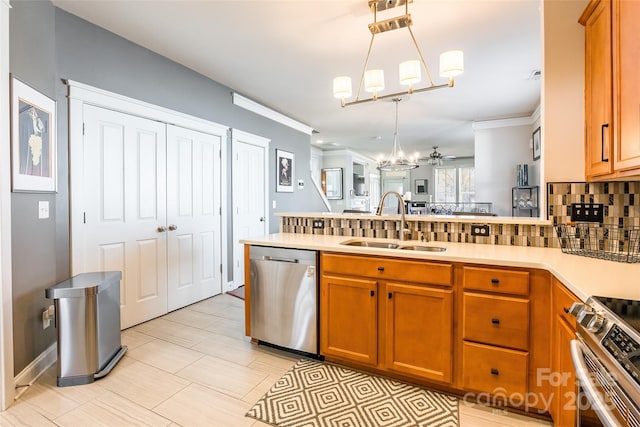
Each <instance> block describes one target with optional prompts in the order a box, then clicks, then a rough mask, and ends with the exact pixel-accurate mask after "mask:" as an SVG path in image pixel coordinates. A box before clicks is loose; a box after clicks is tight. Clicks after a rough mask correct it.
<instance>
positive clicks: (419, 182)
mask: <svg viewBox="0 0 640 427" xmlns="http://www.w3.org/2000/svg"><path fill="white" fill-rule="evenodd" d="M415 183H416V190H415V191H416V194H427V193H428V188H429V180H427V179H416V180H415Z"/></svg>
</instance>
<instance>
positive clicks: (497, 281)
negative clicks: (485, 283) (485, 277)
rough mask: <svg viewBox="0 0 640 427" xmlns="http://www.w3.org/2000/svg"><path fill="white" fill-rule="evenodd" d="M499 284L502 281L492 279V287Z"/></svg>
mask: <svg viewBox="0 0 640 427" xmlns="http://www.w3.org/2000/svg"><path fill="white" fill-rule="evenodd" d="M498 283H500V279H491V284H492V285H497V284H498Z"/></svg>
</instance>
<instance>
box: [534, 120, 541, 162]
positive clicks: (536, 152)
mask: <svg viewBox="0 0 640 427" xmlns="http://www.w3.org/2000/svg"><path fill="white" fill-rule="evenodd" d="M540 138H541V134H540V127H538V129H536V130H534V131H533V160H538V159H539V158H540V153H542V141H541V140H540Z"/></svg>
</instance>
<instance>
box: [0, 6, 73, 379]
mask: <svg viewBox="0 0 640 427" xmlns="http://www.w3.org/2000/svg"><path fill="white" fill-rule="evenodd" d="M11 4H12V6H13V8H12V9H11V10H10V12H9V13H10V15H9V16H10V17H9V28H10V29H9V37H10V54H9V55H10V56H9V60H10V69H11V73H12V74H13V75H14V76H15V77H17V78H19V79H20V80H21V81H23V82H24V83H26V84H28V85H29V86H31V87H33V88H35V89H37V90H39V91H40V92H42V93H44V94H45V95H47V96H49V97H51V98H56V85H55V79H56V68H55V64H56V61H55V43H54V38H53V34H54V22H55V21H54V18H55V9H54V7H53V5H52V4H51V3H49V2H35V1H33V2H32V1H22V2H11ZM61 107H62V106H61V105H58V109H60V108H61ZM58 141H59V145H64V143H65V138H63V137H62V136H61V135H58ZM61 151H64V149H63V150H61ZM59 167H60V169H59V174H58V176H59V177H64V176H66V161H65V160H63V161H62V162H60V165H59ZM65 182H66V180H61V181H60V184H59V185H60V187H61V188H62V190H63V191H61V192H58V193H57V194H52V193H41V194H30V193H13V194H12V196H11V233H12V242H11V256H12V262H13V265H12V268H13V340H14V359H15V360H14V370H15V373H16V374H17V373H19V372H20V371H22V369H24V367H25V366H27V365H28V364H29V363H30V362H31V361H32V360H33V359H34V358H35V357H36V356H37V355H38V354H40V353H42V351H44V350H45V349H46V348H47V347H49V346H50V345H51V344H52V343H54V342H55V340H56V331H55V329H54V328H53V327H51V328H49V329H47V330H43V329H42V311H43V310H44V309H45V308H46V307H47V306H48V305H49V304H51V301H50V300H47V299H45V297H44V290H45V288H47V287H49V286H51V285H53V284H55V283H56V282H58V281H59V280H63V279H65V278H66V277H68V274H69V255H68V253H69V250H68V249H69V245H68V240H69V239H68V228H67V225H66V224H67V222H68V220H67V213H66V211H67V209H66V204H67V196H66V194H67V191H66V189H64V188H63V187H64V186H65V185H66V184H65ZM40 200H43V201H48V202H49V212H50V218H49V219H45V220H39V219H38V201H40ZM60 210H61V211H62V215H60V212H59V211H60ZM60 226H61V227H62V229H65V228H67V230H66V237H65V238H64V239H62V240H61V241H59V240H58V229H59V227H60Z"/></svg>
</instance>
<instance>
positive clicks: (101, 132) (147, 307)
mask: <svg viewBox="0 0 640 427" xmlns="http://www.w3.org/2000/svg"><path fill="white" fill-rule="evenodd" d="M83 122H84V140H83V145H84V147H83V152H84V159H83V162H84V165H83V166H84V167H83V169H84V176H83V180H84V182H83V186H82V187H83V192H84V194H83V195H82V200H83V203H84V206H83V209H84V219H83V222H84V223H83V224H82V225H81V226H82V227H83V228H84V229H83V230H82V231H83V232H82V233H81V234H82V235H83V236H84V238H83V239H82V242H81V245H82V248H81V249H82V251H83V253H84V256H83V257H82V258H83V264H84V265H82V266H75V265H74V271H104V270H119V271H122V273H123V280H122V282H121V292H120V299H121V323H122V328H123V329H124V328H127V327H130V326H133V325H136V324H138V323H142V322H144V321H146V320H149V319H152V318H155V317H158V316H161V315H163V314H165V313H167V312H168V311H172V310H175V309H177V308H180V307H184V306H186V305H188V304H192V303H194V302H196V301H200V300H202V299H205V298H208V297H210V296H213V295H216V294H219V293H220V292H221V291H222V274H221V236H220V232H221V230H220V229H221V209H220V200H221V196H220V191H221V182H220V179H221V176H220V171H221V169H220V145H221V142H222V138H223V137H226V135H224V136H223V135H209V134H205V133H201V132H196V131H193V130H189V129H185V128H181V127H177V126H173V125H169V124H165V123H162V122H158V121H153V120H148V119H145V118H141V117H137V116H133V115H129V114H123V113H120V112H116V111H112V110H108V109H104V108H99V107H94V106H90V105H85V106H84V108H83ZM74 160H75V159H72V160H71V161H74Z"/></svg>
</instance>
